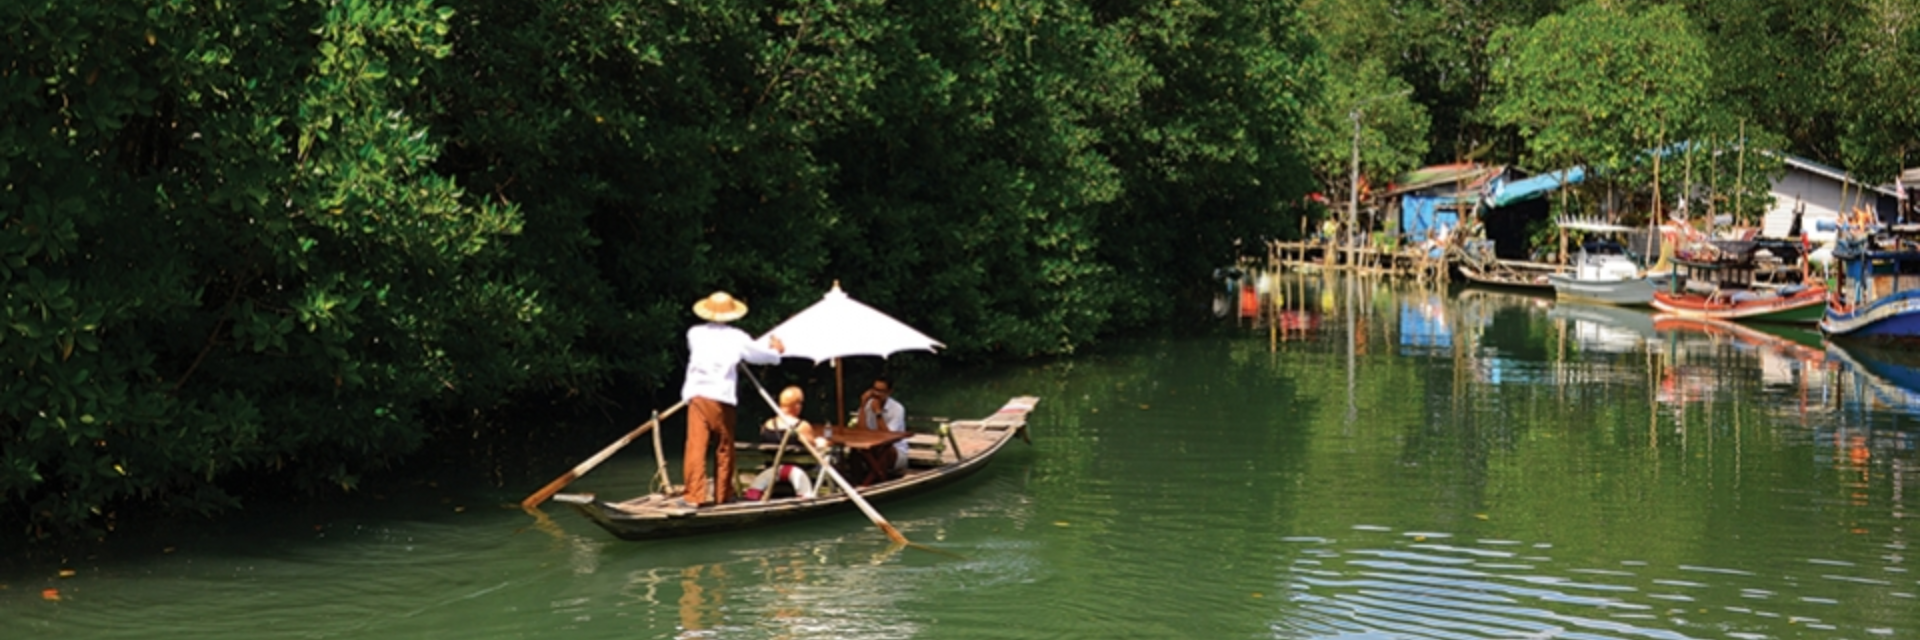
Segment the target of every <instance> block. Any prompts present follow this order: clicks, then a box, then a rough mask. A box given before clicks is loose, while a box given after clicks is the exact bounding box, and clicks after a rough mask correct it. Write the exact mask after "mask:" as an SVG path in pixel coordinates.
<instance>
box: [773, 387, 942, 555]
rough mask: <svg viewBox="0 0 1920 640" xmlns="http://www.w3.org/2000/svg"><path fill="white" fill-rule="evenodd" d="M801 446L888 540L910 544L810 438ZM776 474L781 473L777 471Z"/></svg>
mask: <svg viewBox="0 0 1920 640" xmlns="http://www.w3.org/2000/svg"><path fill="white" fill-rule="evenodd" d="M740 371H741V372H743V373H746V374H747V379H748V380H752V381H753V388H754V390H756V391H759V392H760V399H762V400H765V401H767V406H769V407H773V410H774V411H775V412H778V411H780V404H779V403H777V402H774V401H773V396H770V395H767V388H766V387H763V386H760V379H759V378H756V377H754V375H753V372H752V371H750V370H748V369H747V367H746V365H741V366H740ZM800 444H801V445H804V446H805V447H806V448H807V452H808V453H811V454H813V458H814V459H815V460H819V461H820V469H821V470H823V471H825V472H826V473H827V477H829V478H833V482H834V484H837V485H840V490H841V491H845V492H846V493H847V497H848V498H852V499H853V504H855V505H858V506H859V507H860V510H861V511H863V512H865V513H866V514H867V519H868V520H872V521H873V525H874V526H876V527H880V530H881V531H883V532H885V533H886V534H887V539H889V540H892V541H893V542H894V543H895V544H909V543H908V542H907V536H906V535H904V534H901V533H900V530H899V529H895V528H893V523H890V522H887V519H886V518H883V517H881V516H880V512H879V511H875V510H874V509H873V505H870V504H867V499H866V498H862V497H860V492H858V491H854V490H853V483H851V482H847V479H846V478H843V477H840V472H839V471H836V470H834V468H833V464H832V462H830V461H829V460H827V456H826V455H824V454H822V453H821V452H820V450H819V449H817V448H815V447H814V446H813V442H812V441H810V440H809V439H808V438H800ZM775 473H779V472H778V471H776V472H775ZM915 546H919V545H915Z"/></svg>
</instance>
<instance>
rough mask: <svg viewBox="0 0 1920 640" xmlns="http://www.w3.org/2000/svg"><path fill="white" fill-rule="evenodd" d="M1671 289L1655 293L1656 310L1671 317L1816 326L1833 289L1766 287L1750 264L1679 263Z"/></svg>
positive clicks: (1670, 285)
mask: <svg viewBox="0 0 1920 640" xmlns="http://www.w3.org/2000/svg"><path fill="white" fill-rule="evenodd" d="M1674 264H1675V265H1676V267H1677V269H1676V273H1675V275H1674V277H1673V279H1672V280H1670V281H1669V283H1668V286H1667V287H1665V288H1662V289H1661V290H1658V291H1655V292H1653V302H1652V304H1653V308H1655V309H1659V310H1661V311H1664V312H1666V313H1669V314H1673V315H1678V316H1686V317H1690V318H1710V319H1714V320H1753V321H1760V322H1781V323H1799V324H1813V323H1815V322H1819V321H1820V316H1821V315H1822V314H1823V313H1825V311H1826V304H1827V288H1826V287H1825V286H1824V285H1820V284H1817V283H1815V284H1793V285H1787V286H1782V287H1763V286H1759V285H1756V284H1755V283H1754V277H1753V274H1754V266H1753V263H1752V262H1751V261H1748V260H1734V261H1727V262H1700V261H1691V260H1684V259H1683V260H1675V261H1674Z"/></svg>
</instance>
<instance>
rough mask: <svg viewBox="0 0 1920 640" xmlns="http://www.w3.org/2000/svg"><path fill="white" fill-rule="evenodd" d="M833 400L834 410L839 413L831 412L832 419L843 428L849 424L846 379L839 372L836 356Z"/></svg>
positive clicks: (838, 359) (834, 361)
mask: <svg viewBox="0 0 1920 640" xmlns="http://www.w3.org/2000/svg"><path fill="white" fill-rule="evenodd" d="M833 402H834V405H833V407H834V410H836V411H839V413H836V414H833V420H834V422H838V423H840V428H842V429H845V428H847V427H848V426H849V425H848V423H847V381H846V379H845V378H844V377H842V376H841V374H840V358H838V357H835V358H834V359H833Z"/></svg>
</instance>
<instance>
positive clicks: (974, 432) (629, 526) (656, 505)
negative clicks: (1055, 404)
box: [553, 396, 1040, 540]
mask: <svg viewBox="0 0 1920 640" xmlns="http://www.w3.org/2000/svg"><path fill="white" fill-rule="evenodd" d="M1039 402H1040V399H1039V398H1036V397H1033V396H1021V397H1016V398H1013V399H1011V400H1008V401H1007V403H1006V404H1005V405H1004V406H1002V407H1000V409H999V410H998V411H995V412H993V414H992V415H989V416H987V417H985V418H981V419H979V420H964V421H956V422H950V423H947V424H946V425H945V427H946V428H945V429H944V430H943V431H944V433H945V434H948V435H949V436H950V437H946V438H942V437H939V436H936V435H934V434H917V435H915V436H914V438H913V439H912V440H909V442H911V443H913V445H914V447H913V451H912V454H911V455H910V456H909V464H908V466H907V471H906V473H905V474H903V475H902V476H901V477H899V478H895V479H893V480H888V481H885V482H880V483H876V484H872V485H868V486H865V487H858V488H857V489H858V491H859V492H860V495H861V497H864V498H866V500H867V501H868V502H881V501H884V500H892V499H897V498H903V497H907V496H910V495H917V494H920V493H923V492H926V491H928V490H931V489H934V488H938V487H942V486H945V485H948V484H952V483H953V482H955V481H958V480H960V479H962V478H965V477H967V476H970V475H973V474H974V473H975V472H977V471H979V470H981V469H982V468H985V467H986V465H987V463H988V462H989V461H991V460H992V459H993V456H994V454H997V453H999V452H1000V450H1001V448H1003V447H1005V446H1006V444H1007V442H1008V441H1010V440H1012V439H1013V438H1014V436H1016V435H1019V436H1021V437H1025V433H1026V426H1027V414H1028V413H1029V412H1031V411H1033V408H1034V405H1036V404H1038V403H1039ZM940 444H945V445H947V446H944V447H942V446H938V445H940ZM828 486H831V485H828ZM677 497H679V496H678V494H663V493H653V494H648V495H644V496H640V497H637V498H631V499H627V500H622V501H618V502H610V501H605V500H600V499H598V498H597V497H595V496H594V495H593V494H569V493H562V494H558V495H555V496H554V497H553V499H554V501H556V502H562V503H565V504H568V505H571V506H573V507H574V508H575V509H576V510H578V511H579V512H580V513H582V514H585V515H586V516H587V517H588V518H589V519H591V520H593V522H594V524H598V525H600V527H601V528H603V529H606V530H607V531H608V532H610V533H612V534H613V535H615V536H618V537H620V538H622V539H626V540H652V539H658V538H672V537H678V536H687V535H694V534H700V533H709V532H715V531H731V530H736V529H745V528H748V527H757V526H762V525H769V524H774V523H777V522H785V521H789V520H795V519H799V518H804V517H810V516H816V515H821V514H825V513H832V512H838V511H845V510H851V509H853V508H854V503H853V500H852V499H851V498H850V497H849V496H848V495H847V494H845V493H841V492H839V491H837V490H832V491H829V490H825V489H823V490H822V492H821V493H820V494H818V495H816V496H815V497H811V498H800V497H791V496H789V497H774V498H770V499H768V500H766V501H764V502H748V501H742V502H731V503H727V504H722V505H713V506H705V507H698V508H687V507H685V506H684V505H683V503H680V502H679V501H678V500H675V498H677ZM677 505H678V506H677Z"/></svg>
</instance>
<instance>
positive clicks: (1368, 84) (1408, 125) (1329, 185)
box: [1300, 60, 1428, 207]
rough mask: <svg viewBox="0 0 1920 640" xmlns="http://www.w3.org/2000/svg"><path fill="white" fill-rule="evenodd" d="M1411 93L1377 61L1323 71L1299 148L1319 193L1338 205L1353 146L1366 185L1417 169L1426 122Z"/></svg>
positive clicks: (1347, 179)
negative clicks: (1323, 79)
mask: <svg viewBox="0 0 1920 640" xmlns="http://www.w3.org/2000/svg"><path fill="white" fill-rule="evenodd" d="M1349 74H1351V75H1349ZM1412 94H1413V87H1412V86H1411V85H1408V84H1407V83H1406V82H1405V81H1403V80H1401V79H1399V78H1396V77H1393V76H1391V75H1388V74H1387V71H1386V67H1385V66H1384V65H1383V64H1381V63H1380V62H1379V61H1376V60H1365V61H1362V62H1360V63H1359V64H1357V65H1353V66H1348V67H1341V68H1339V69H1338V70H1330V71H1329V72H1328V77H1327V79H1326V88H1325V90H1324V91H1323V92H1322V93H1321V95H1320V100H1318V101H1316V102H1315V103H1314V105H1313V107H1312V108H1311V109H1309V110H1308V113H1307V126H1306V127H1304V128H1303V130H1302V132H1301V142H1300V144H1301V147H1303V148H1304V149H1305V150H1306V151H1307V153H1309V154H1311V157H1312V159H1313V172H1314V177H1315V178H1317V179H1318V180H1319V182H1320V184H1321V185H1322V189H1324V190H1325V191H1326V193H1329V194H1343V197H1340V198H1337V200H1338V201H1339V202H1340V203H1342V204H1341V206H1342V207H1344V206H1345V205H1344V203H1345V202H1347V198H1346V197H1344V196H1345V194H1348V193H1349V192H1350V191H1352V187H1351V183H1352V176H1351V174H1352V171H1353V166H1352V165H1353V154H1354V152H1355V149H1356V147H1357V149H1358V152H1359V155H1360V173H1361V175H1362V176H1363V177H1366V178H1367V179H1368V180H1369V181H1370V182H1371V184H1385V181H1384V180H1382V178H1389V179H1390V178H1391V177H1393V176H1397V175H1400V174H1402V173H1405V172H1407V171H1410V170H1413V169H1417V168H1419V166H1420V162H1421V159H1422V158H1423V157H1424V156H1425V155H1426V153H1427V144H1428V138H1427V126H1428V119H1427V110H1426V107H1424V106H1422V105H1420V104H1419V103H1417V102H1414V101H1413V96H1412ZM1356 120H1357V122H1356ZM1356 128H1357V129H1358V132H1357V137H1356V131H1355V129H1356Z"/></svg>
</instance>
